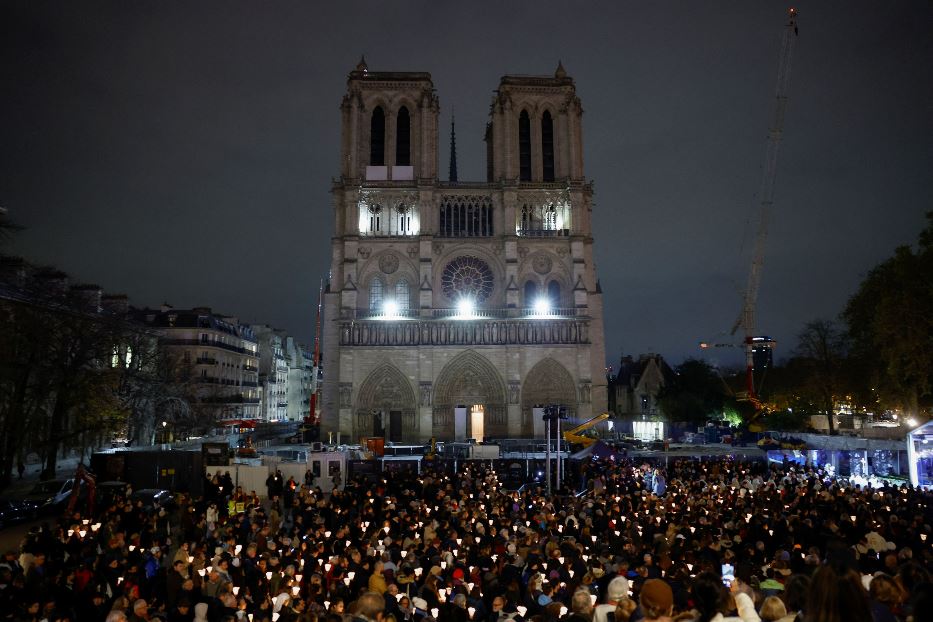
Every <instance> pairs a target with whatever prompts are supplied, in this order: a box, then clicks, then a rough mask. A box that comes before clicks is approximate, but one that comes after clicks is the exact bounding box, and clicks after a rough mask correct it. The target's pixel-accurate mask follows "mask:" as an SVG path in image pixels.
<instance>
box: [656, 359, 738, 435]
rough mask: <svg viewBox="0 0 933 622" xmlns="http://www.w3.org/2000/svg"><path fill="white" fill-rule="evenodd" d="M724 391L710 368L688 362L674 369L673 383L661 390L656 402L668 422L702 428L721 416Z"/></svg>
mask: <svg viewBox="0 0 933 622" xmlns="http://www.w3.org/2000/svg"><path fill="white" fill-rule="evenodd" d="M724 388H725V386H724V384H723V381H722V379H721V378H720V377H719V374H718V373H717V372H716V370H715V369H713V367H711V366H710V365H709V364H708V363H706V362H705V361H699V360H696V359H688V360H686V361H684V362H683V363H682V364H681V365H679V366H678V367H677V368H676V369H675V377H674V382H673V383H671V384H669V385H668V386H665V387H664V389H662V390H661V393H660V395H659V396H658V403H659V405H660V407H661V410H662V411H663V412H664V414H665V415H666V416H667V418H668V419H670V420H671V421H689V422H691V423H695V424H698V425H703V424H705V423H706V422H707V421H708V420H709V419H710V418H711V417H719V416H720V415H721V414H722V409H723V405H724V403H725V400H726V394H725V391H724Z"/></svg>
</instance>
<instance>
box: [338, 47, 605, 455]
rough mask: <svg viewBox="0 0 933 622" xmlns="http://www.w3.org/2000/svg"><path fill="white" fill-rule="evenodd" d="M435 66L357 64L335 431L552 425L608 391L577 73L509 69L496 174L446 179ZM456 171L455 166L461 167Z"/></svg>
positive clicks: (403, 432)
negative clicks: (562, 410) (548, 420)
mask: <svg viewBox="0 0 933 622" xmlns="http://www.w3.org/2000/svg"><path fill="white" fill-rule="evenodd" d="M439 111H440V106H439V102H438V98H437V96H436V94H435V92H434V85H433V83H432V82H431V76H430V74H427V73H415V72H398V73H396V72H374V71H369V70H368V67H367V66H366V63H365V61H361V62H360V64H359V65H358V66H357V67H356V69H355V70H354V71H352V72H351V73H350V75H349V78H348V80H347V93H346V95H345V96H344V98H343V103H342V105H341V120H342V146H341V158H340V162H341V165H340V177H339V178H337V179H336V180H335V182H334V186H333V189H332V191H333V197H334V198H333V201H334V215H335V220H336V223H335V224H336V227H335V232H334V237H333V259H332V261H333V264H332V271H331V279H330V284H329V288H328V290H327V292H326V294H325V326H324V344H325V345H324V361H323V363H324V370H325V379H324V389H323V403H322V410H321V412H322V418H321V419H322V421H321V423H322V432H323V433H324V434H325V435H326V434H327V433H328V432H332V433H337V432H340V433H341V436H342V439H344V440H345V441H351V442H353V441H356V440H357V439H358V438H360V437H364V436H367V437H368V436H385V437H386V439H387V440H390V441H397V442H424V441H427V440H428V439H430V438H431V437H432V436H433V437H436V438H437V439H438V440H450V439H454V438H477V439H480V440H481V439H482V438H505V437H512V438H515V437H532V436H543V435H544V432H543V424H542V422H541V421H539V420H535V418H533V417H532V408H533V406H535V405H537V404H547V403H560V404H564V405H566V406H567V409H568V412H569V413H570V416H571V418H572V419H576V420H585V419H587V418H589V417H591V416H593V415H594V414H597V413H598V412H600V411H601V410H602V409H603V408H604V407H605V404H606V383H605V373H604V361H605V356H604V344H603V312H602V295H601V294H600V290H599V285H598V282H597V279H596V270H595V266H594V263H593V238H592V226H591V210H592V194H593V189H592V185H591V183H590V182H588V181H587V180H586V178H585V177H584V175H583V153H582V152H583V143H582V135H581V133H582V130H581V116H582V112H583V111H582V108H581V105H580V100H579V98H578V97H577V95H576V89H575V86H574V82H573V79H571V78H570V77H568V76H567V74H566V72H565V71H564V69H563V67H561V66H558V68H557V71H556V72H555V74H554V76H552V77H549V76H544V77H541V76H518V75H510V76H505V77H503V78H502V79H501V82H500V84H499V89H498V92H497V93H496V95H495V96H494V97H493V100H492V105H491V107H490V121H489V124H488V126H487V131H486V137H485V140H486V145H487V180H486V181H485V182H457V181H456V175H455V173H454V171H453V170H452V171H451V172H452V174H451V179H452V180H454V181H448V182H443V181H440V180H439V179H438V170H437V169H438V165H437V163H438V135H439V131H438V115H439ZM452 169H453V167H452Z"/></svg>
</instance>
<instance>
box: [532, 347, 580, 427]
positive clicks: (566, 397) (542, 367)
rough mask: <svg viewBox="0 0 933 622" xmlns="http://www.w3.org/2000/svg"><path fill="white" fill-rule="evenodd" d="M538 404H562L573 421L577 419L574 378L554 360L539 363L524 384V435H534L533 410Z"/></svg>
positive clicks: (549, 359)
mask: <svg viewBox="0 0 933 622" xmlns="http://www.w3.org/2000/svg"><path fill="white" fill-rule="evenodd" d="M537 404H541V405H545V404H562V405H564V406H566V408H567V414H568V415H569V416H570V418H571V419H573V418H575V417H576V413H577V390H576V386H575V385H574V382H573V376H571V375H570V372H569V371H567V368H566V367H564V366H563V365H561V364H560V363H558V362H557V361H555V360H554V359H552V358H546V359H544V360H542V361H540V362H538V364H537V365H535V366H534V367H532V368H531V371H530V372H528V375H527V376H525V382H524V383H522V435H525V436H531V435H533V434H534V422H533V421H532V419H531V410H532V408H533V407H534V406H535V405H537Z"/></svg>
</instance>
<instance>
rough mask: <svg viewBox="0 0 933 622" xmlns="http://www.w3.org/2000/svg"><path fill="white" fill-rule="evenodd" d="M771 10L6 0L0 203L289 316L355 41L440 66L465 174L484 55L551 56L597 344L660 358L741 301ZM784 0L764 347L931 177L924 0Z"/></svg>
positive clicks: (689, 345) (100, 263)
mask: <svg viewBox="0 0 933 622" xmlns="http://www.w3.org/2000/svg"><path fill="white" fill-rule="evenodd" d="M785 8H786V7H785V5H784V4H783V3H779V2H770V1H769V2H749V3H731V4H725V5H724V4H720V3H658V2H641V3H619V2H581V3H568V2H508V3H503V2H490V3H479V2H469V3H446V2H445V3H442V2H423V3H414V2H410V3H406V2H391V3H389V2H387V3H373V2H359V3H347V2H341V3H274V4H262V3H255V2H229V1H225V2H196V3H161V2H123V1H121V2H116V1H115V2H110V3H105V2H97V3H88V2H83V3H45V2H19V3H17V2H7V3H4V5H3V7H2V15H0V17H2V19H0V21H2V26H0V29H2V42H0V46H2V50H3V52H2V54H3V57H2V66H0V80H2V91H3V97H2V98H0V115H2V116H0V119H2V120H0V128H2V129H0V144H2V145H3V148H2V150H0V204H2V205H4V206H6V207H7V208H8V209H10V211H11V214H12V215H13V217H14V218H15V219H16V220H18V221H19V222H21V223H23V224H24V225H26V226H27V227H28V230H27V231H26V232H24V233H23V234H22V235H21V236H20V237H19V239H18V240H17V241H16V243H15V250H17V251H18V252H21V253H23V254H25V255H26V256H27V257H29V258H31V259H34V260H37V261H43V262H48V263H54V264H57V265H59V266H60V267H62V268H64V269H66V270H68V271H70V272H71V273H73V274H74V275H76V277H77V278H79V279H84V280H92V281H96V282H99V283H101V284H102V285H104V286H105V287H106V288H107V289H109V290H111V291H124V292H126V293H128V294H129V295H130V296H131V297H132V299H133V300H134V301H135V302H136V303H137V304H157V303H159V302H162V301H163V300H168V301H170V302H172V303H173V304H175V305H178V306H187V305H195V304H209V305H212V306H213V307H215V308H217V309H220V310H223V311H225V312H229V313H234V314H237V315H239V316H240V317H242V318H244V319H247V320H251V321H262V322H269V323H272V324H274V325H277V326H281V327H284V328H287V329H289V330H291V331H294V332H295V333H296V334H298V335H299V336H300V337H302V338H305V339H307V338H308V337H309V335H310V333H311V330H312V326H313V308H314V304H315V297H316V285H317V281H318V279H319V278H320V276H322V275H323V274H326V271H327V269H328V266H329V255H330V253H329V250H330V242H329V239H330V235H331V232H332V216H331V201H330V195H329V188H330V179H331V177H332V176H333V175H334V174H336V172H337V158H338V140H339V136H338V132H339V127H338V124H339V112H338V105H339V102H340V98H341V96H342V94H343V91H344V86H345V78H346V73H347V72H348V71H349V70H350V69H351V68H352V67H353V65H354V64H355V63H356V61H357V60H358V59H359V56H360V54H361V53H365V54H366V56H367V60H368V61H369V65H370V67H371V68H373V69H376V70H396V69H397V70H426V71H430V72H431V73H432V75H433V77H434V81H435V85H436V87H437V90H438V94H439V96H440V98H441V104H442V109H443V112H442V115H443V116H442V124H443V125H444V127H445V128H446V127H447V125H448V123H449V115H450V111H451V108H453V107H455V108H456V116H457V129H458V148H459V154H458V155H459V158H458V160H459V164H460V177H461V179H482V177H483V176H484V162H485V159H484V145H483V142H482V134H483V128H484V125H485V122H486V115H487V111H488V105H489V98H490V95H491V92H492V90H493V89H494V88H495V87H496V85H497V83H498V78H499V76H500V75H502V74H505V73H510V72H512V73H538V74H548V73H551V72H552V71H553V70H554V67H555V66H556V64H557V60H558V59H562V60H563V63H564V66H565V67H566V68H567V70H568V71H569V72H570V74H571V75H572V76H573V77H574V78H575V79H576V82H577V88H578V92H579V94H580V96H581V98H582V100H583V103H584V107H585V109H586V115H585V118H584V121H585V128H584V130H585V134H584V136H585V148H586V152H585V156H586V171H587V175H588V176H589V177H590V178H591V179H593V180H595V182H596V190H597V194H596V202H597V205H596V208H595V210H594V218H595V228H596V231H597V238H596V251H597V261H598V270H599V274H600V277H601V281H602V286H603V291H604V294H605V309H606V333H607V334H606V338H607V356H609V358H610V359H616V358H617V355H618V352H619V351H620V349H624V350H625V351H626V352H629V353H637V352H641V351H647V350H653V351H658V352H661V353H663V354H665V355H667V356H668V357H669V358H671V359H673V360H679V359H680V358H683V357H685V356H689V355H694V354H697V353H698V351H697V350H696V343H697V342H698V341H699V340H700V339H713V338H716V335H717V334H719V333H721V332H723V331H726V330H728V329H729V328H730V327H731V325H732V322H733V321H734V319H735V317H736V316H737V314H738V310H739V306H740V295H739V290H740V289H741V286H742V285H743V284H744V281H745V273H746V267H747V261H748V252H749V249H750V247H751V244H752V240H751V238H750V236H751V232H752V231H753V229H754V226H753V222H754V218H755V215H756V203H755V196H754V195H755V193H756V191H757V189H758V183H759V169H760V166H761V160H762V156H763V152H764V138H765V135H766V130H767V124H768V121H769V117H770V111H771V103H772V98H773V85H774V80H775V73H776V69H777V67H776V64H777V53H778V49H777V48H778V43H779V39H780V30H781V23H782V19H783V13H784V10H785ZM799 8H800V12H801V17H800V24H801V26H800V29H801V34H800V38H799V41H798V45H797V53H796V56H795V59H794V68H793V76H792V79H791V100H790V105H789V108H788V113H787V129H786V134H785V140H784V144H783V146H782V152H781V158H780V163H779V165H778V180H777V192H776V196H777V202H776V205H775V211H774V216H773V221H772V227H771V235H770V238H769V240H768V252H767V259H766V264H765V269H764V279H763V283H762V289H761V296H760V312H759V324H760V328H761V331H762V332H766V333H770V334H772V335H773V336H775V337H776V338H777V339H778V340H779V341H780V342H781V345H782V351H783V352H784V353H786V352H787V350H786V349H785V348H784V346H785V345H786V346H790V345H791V344H792V342H793V340H794V335H795V334H796V332H797V331H798V330H799V328H800V327H801V325H802V324H803V323H804V322H806V321H808V320H810V319H813V318H815V317H820V316H822V317H826V316H832V315H834V314H835V313H837V312H838V311H839V310H840V309H841V307H842V305H843V304H844V302H845V300H846V298H847V297H848V296H849V295H850V294H851V293H852V292H853V290H854V288H855V287H856V286H857V284H858V281H859V279H860V278H861V276H862V275H863V274H864V273H865V272H866V271H867V270H868V269H870V268H871V266H873V265H874V264H876V263H877V262H878V261H879V260H881V259H883V258H884V257H886V256H888V255H889V254H890V253H891V251H892V249H893V248H894V247H895V246H896V245H898V244H904V243H910V242H912V241H913V240H914V239H915V237H916V233H917V231H918V230H919V229H920V227H921V226H922V224H923V216H922V214H923V212H924V211H925V210H926V209H929V205H930V200H929V197H930V196H931V190H933V181H931V180H933V176H931V175H930V170H931V168H933V166H931V164H933V141H931V136H933V76H931V72H933V70H931V68H933V38H931V37H930V36H929V35H930V32H933V9H931V6H930V4H929V3H915V2H898V3H888V4H885V5H884V6H883V7H880V6H879V4H878V3H877V2H846V3H840V2H819V3H804V4H802V5H801V6H800V7H799ZM446 144H447V140H446V137H444V138H443V139H442V141H441V149H442V152H443V155H442V157H441V169H440V170H442V171H446V170H447V168H446V167H447V154H446ZM723 358H728V357H723Z"/></svg>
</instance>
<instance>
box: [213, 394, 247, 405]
mask: <svg viewBox="0 0 933 622" xmlns="http://www.w3.org/2000/svg"><path fill="white" fill-rule="evenodd" d="M201 402H202V403H204V404H258V403H259V398H258V397H243V396H242V395H212V396H210V397H205V398H202V399H201Z"/></svg>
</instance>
